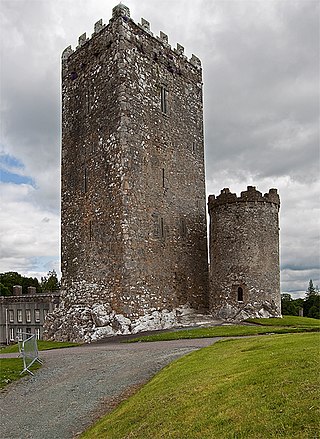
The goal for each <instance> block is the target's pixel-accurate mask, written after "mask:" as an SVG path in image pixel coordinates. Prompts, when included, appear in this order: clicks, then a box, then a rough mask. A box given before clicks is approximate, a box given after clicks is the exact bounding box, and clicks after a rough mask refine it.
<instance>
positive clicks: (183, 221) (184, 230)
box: [180, 218, 187, 238]
mask: <svg viewBox="0 0 320 439" xmlns="http://www.w3.org/2000/svg"><path fill="white" fill-rule="evenodd" d="M180 236H181V238H185V237H186V236H187V225H186V219H185V218H181V219H180Z"/></svg>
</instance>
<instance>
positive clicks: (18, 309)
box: [0, 293, 59, 344]
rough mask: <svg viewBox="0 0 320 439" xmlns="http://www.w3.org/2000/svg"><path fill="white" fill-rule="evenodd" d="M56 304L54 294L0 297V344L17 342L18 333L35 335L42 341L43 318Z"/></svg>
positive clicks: (57, 297) (57, 300) (56, 299)
mask: <svg viewBox="0 0 320 439" xmlns="http://www.w3.org/2000/svg"><path fill="white" fill-rule="evenodd" d="M58 303H59V294H55V293H53V294H36V295H21V296H5V297H0V343H1V344H4V343H9V342H13V341H17V339H16V338H17V336H18V335H19V333H30V334H37V335H38V336H39V339H42V336H43V324H44V321H45V317H46V315H47V314H48V313H51V312H52V311H53V310H54V309H55V307H56V306H57V305H58ZM18 314H20V315H21V319H19V318H18Z"/></svg>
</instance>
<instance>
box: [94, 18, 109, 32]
mask: <svg viewBox="0 0 320 439" xmlns="http://www.w3.org/2000/svg"><path fill="white" fill-rule="evenodd" d="M105 27H106V24H104V23H103V21H102V18H101V19H100V20H99V21H97V22H96V23H95V24H94V32H93V34H92V36H93V35H95V34H98V33H99V32H101V31H102V29H104V28H105Z"/></svg>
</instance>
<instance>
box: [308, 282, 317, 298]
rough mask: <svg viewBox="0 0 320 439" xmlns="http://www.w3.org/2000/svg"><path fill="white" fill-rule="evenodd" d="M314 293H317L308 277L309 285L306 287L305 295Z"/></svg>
mask: <svg viewBox="0 0 320 439" xmlns="http://www.w3.org/2000/svg"><path fill="white" fill-rule="evenodd" d="M316 293H317V290H316V288H315V286H314V285H313V281H312V279H310V280H309V285H308V288H307V294H306V296H307V297H309V296H312V295H313V294H316Z"/></svg>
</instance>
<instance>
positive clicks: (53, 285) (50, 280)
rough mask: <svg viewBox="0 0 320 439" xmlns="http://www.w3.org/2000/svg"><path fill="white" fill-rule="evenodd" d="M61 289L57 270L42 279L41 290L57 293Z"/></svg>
mask: <svg viewBox="0 0 320 439" xmlns="http://www.w3.org/2000/svg"><path fill="white" fill-rule="evenodd" d="M59 288H60V283H59V281H58V276H57V273H56V272H55V270H52V271H49V272H48V274H47V276H43V277H41V289H42V291H43V292H45V291H50V292H52V291H57V290H59Z"/></svg>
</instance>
